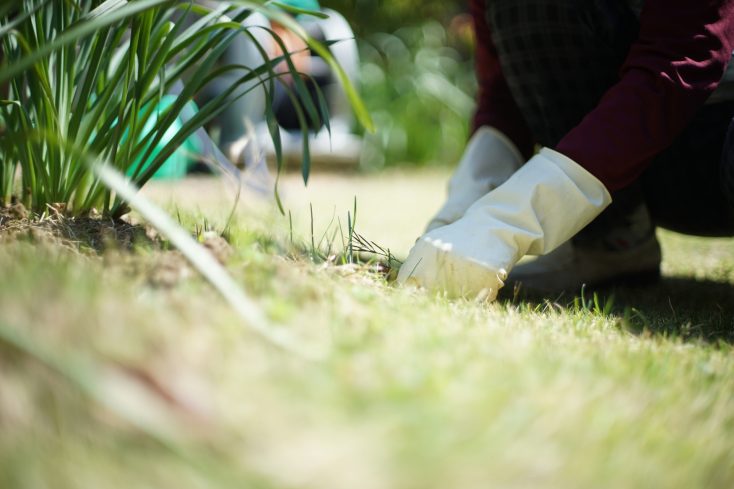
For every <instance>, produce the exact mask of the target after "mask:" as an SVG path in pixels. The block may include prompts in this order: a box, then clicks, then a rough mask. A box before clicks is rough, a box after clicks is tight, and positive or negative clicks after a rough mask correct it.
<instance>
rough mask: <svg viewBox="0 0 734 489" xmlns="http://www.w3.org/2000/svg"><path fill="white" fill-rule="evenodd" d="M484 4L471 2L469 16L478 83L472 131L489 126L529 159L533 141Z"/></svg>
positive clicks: (480, 1) (477, 0)
mask: <svg viewBox="0 0 734 489" xmlns="http://www.w3.org/2000/svg"><path fill="white" fill-rule="evenodd" d="M484 2H485V0H471V14H472V17H473V18H474V32H475V33H476V37H477V47H476V55H475V58H476V60H475V64H476V72H477V80H478V81H479V93H478V100H477V111H476V112H475V114H474V120H473V130H475V131H476V129H477V128H479V127H480V126H492V127H494V128H496V129H497V130H499V131H500V132H502V133H503V134H505V135H506V136H507V137H508V138H509V139H510V140H511V141H512V142H513V143H515V145H516V146H517V148H518V149H519V150H520V152H521V153H522V154H523V155H524V156H525V157H526V158H529V157H530V156H531V155H532V153H533V146H534V144H533V138H532V135H531V133H530V129H528V126H527V124H526V123H525V119H524V118H523V116H522V114H521V113H520V109H519V108H518V107H517V104H515V99H514V98H513V97H512V94H511V93H510V88H509V87H508V85H507V80H505V77H504V75H503V74H502V69H501V68H500V63H499V58H498V57H497V49H496V48H495V46H494V44H493V42H492V35H491V33H490V30H489V26H488V25H487V19H486V16H485V11H486V9H485V4H484Z"/></svg>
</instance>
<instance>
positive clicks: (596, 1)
mask: <svg viewBox="0 0 734 489" xmlns="http://www.w3.org/2000/svg"><path fill="white" fill-rule="evenodd" d="M486 6H487V20H488V23H489V25H490V26H491V29H492V40H493V41H494V44H495V46H496V48H497V50H498V53H499V58H500V64H501V66H502V71H503V73H504V75H505V78H506V79H507V81H508V84H509V86H510V90H511V91H512V95H513V98H514V99H515V101H516V102H517V104H518V106H519V108H520V111H521V112H522V113H523V115H524V116H525V119H526V122H527V123H528V125H529V127H530V130H531V131H532V133H533V135H534V136H535V139H536V141H537V142H538V143H540V144H542V145H544V146H551V147H554V146H556V144H557V143H558V142H559V141H560V140H561V138H562V137H563V136H565V135H566V133H568V131H570V130H571V129H572V128H573V127H575V126H576V125H578V123H579V122H581V120H582V119H583V117H584V116H585V115H586V114H588V113H589V112H590V111H591V110H592V109H593V108H594V107H595V106H596V105H597V103H598V101H599V99H600V98H601V96H602V95H603V94H604V93H605V92H606V91H607V90H608V89H609V87H610V86H612V85H613V84H614V83H615V82H616V80H617V79H618V70H619V67H620V66H621V64H622V62H623V61H624V59H625V57H626V55H627V52H628V51H629V47H630V45H631V43H632V42H633V41H634V39H635V38H636V36H637V32H638V20H637V17H636V16H635V14H634V13H633V12H632V10H631V9H630V8H629V6H628V5H627V4H626V3H625V2H624V1H623V0H487V2H486Z"/></svg>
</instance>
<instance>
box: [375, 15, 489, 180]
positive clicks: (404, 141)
mask: <svg viewBox="0 0 734 489" xmlns="http://www.w3.org/2000/svg"><path fill="white" fill-rule="evenodd" d="M470 33H471V26H470V25H469V24H468V23H467V19H466V18H463V20H462V19H458V20H456V19H455V22H453V23H452V24H451V27H450V28H446V27H444V26H443V25H442V24H440V23H439V22H436V21H427V22H424V23H423V24H421V25H418V26H414V27H403V28H400V29H398V30H397V31H395V32H394V33H392V34H388V33H373V34H371V35H368V36H366V37H365V38H364V39H361V41H360V46H361V56H362V76H361V80H360V82H361V89H362V95H363V97H364V100H365V103H366V105H367V107H368V109H369V110H370V111H371V112H372V116H373V119H374V121H375V125H376V127H377V132H376V133H374V134H367V135H366V136H365V151H364V154H363V160H362V167H363V168H365V169H375V168H381V167H383V166H389V165H395V164H402V163H406V162H409V163H413V164H418V165H425V164H454V163H455V162H456V160H457V159H458V158H459V156H460V155H461V152H462V150H463V148H464V145H465V143H466V139H467V135H468V129H469V119H470V117H471V114H472V111H473V108H474V93H475V90H476V82H475V78H474V71H473V61H472V58H471V54H470V51H471V49H470V48H471V35H470Z"/></svg>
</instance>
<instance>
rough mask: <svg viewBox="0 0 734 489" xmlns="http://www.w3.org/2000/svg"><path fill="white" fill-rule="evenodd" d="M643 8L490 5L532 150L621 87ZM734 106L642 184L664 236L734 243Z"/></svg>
mask: <svg viewBox="0 0 734 489" xmlns="http://www.w3.org/2000/svg"><path fill="white" fill-rule="evenodd" d="M643 3H644V0H486V8H487V12H486V15H487V21H488V23H489V25H490V28H491V30H492V40H493V42H494V44H495V46H496V48H497V51H498V54H499V59H500V64H501V66H502V71H503V74H504V76H505V78H506V79H507V82H508V85H509V87H510V90H511V93H512V96H513V98H514V99H515V101H516V102H517V105H518V107H519V108H520V111H521V112H522V114H523V117H524V118H525V120H526V122H527V124H528V126H529V127H530V130H531V132H532V133H533V136H534V138H535V140H536V141H537V142H538V143H539V144H541V145H543V146H550V147H555V146H556V145H557V143H558V142H559V141H560V140H561V139H562V138H563V137H564V136H565V135H566V133H568V132H569V131H570V130H571V129H572V128H574V127H575V126H577V125H578V124H579V123H580V122H581V120H582V119H583V118H584V116H585V115H586V114H588V113H589V112H590V111H591V110H593V109H594V107H596V105H597V104H598V102H599V100H600V98H601V97H602V95H603V94H604V93H605V92H606V91H607V90H608V89H609V88H610V87H611V86H612V85H613V84H614V83H616V81H617V80H618V72H619V68H620V66H621V65H622V63H623V62H624V59H625V58H626V56H627V53H628V51H629V48H630V45H631V44H632V42H634V40H635V39H636V37H637V34H638V31H639V12H640V10H641V7H642V5H643ZM732 115H734V102H726V103H718V104H714V105H707V106H705V107H704V108H703V109H702V110H701V113H700V114H699V116H698V117H697V118H696V120H694V121H693V122H692V123H691V125H690V127H689V128H688V129H687V130H686V132H685V133H684V134H683V135H681V137H680V138H679V140H678V141H676V143H675V144H674V145H673V146H672V147H671V149H670V150H668V151H666V152H664V153H663V154H661V155H660V156H659V157H658V158H657V159H656V161H655V162H654V163H653V164H652V165H651V166H650V168H649V169H648V170H647V171H646V173H645V174H644V176H643V182H644V184H643V188H644V198H645V200H646V201H648V205H649V206H650V210H651V214H652V215H653V218H654V219H656V220H657V222H658V223H659V224H660V225H662V226H665V227H668V228H672V229H676V230H679V231H681V232H690V233H694V234H703V235H732V234H734V153H732V152H734V129H733V130H732V132H731V133H730V134H729V138H730V139H731V140H730V141H729V143H728V145H727V146H726V148H725V151H724V157H723V158H722V147H724V143H725V141H726V138H727V129H728V127H729V123H730V122H731V120H732Z"/></svg>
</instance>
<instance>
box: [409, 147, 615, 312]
mask: <svg viewBox="0 0 734 489" xmlns="http://www.w3.org/2000/svg"><path fill="white" fill-rule="evenodd" d="M611 201H612V199H611V196H610V195H609V192H608V191H607V189H606V188H605V187H604V185H603V184H602V183H601V182H600V181H599V180H597V179H596V177H594V176H593V175H592V174H590V173H589V172H587V171H586V170H585V169H583V168H582V167H581V166H579V165H578V164H576V163H575V162H574V161H573V160H571V159H570V158H568V157H566V156H564V155H562V154H561V153H558V152H556V151H553V150H551V149H548V148H544V149H542V150H541V151H540V153H539V154H537V155H536V156H534V157H533V158H532V159H531V160H530V161H528V162H527V163H526V164H525V165H524V166H523V167H522V168H520V169H519V170H518V171H517V172H515V173H514V174H513V175H512V177H511V178H510V179H509V180H507V181H506V182H505V183H503V184H502V185H500V186H499V187H497V188H496V189H495V190H493V191H491V192H489V193H488V194H487V195H485V196H484V197H482V198H481V199H479V200H478V201H477V202H476V203H475V204H474V205H472V206H471V207H470V208H469V209H468V210H467V211H466V213H465V214H464V216H463V217H462V218H461V219H459V220H458V221H456V222H454V223H453V224H449V225H448V226H443V227H440V228H436V229H434V230H432V231H429V232H428V233H427V234H425V235H424V236H423V237H421V238H420V239H419V240H418V241H417V242H416V244H415V246H414V247H413V249H412V250H411V252H410V254H409V256H408V258H407V259H406V261H405V263H403V266H402V267H401V268H400V272H399V274H398V283H401V284H414V285H418V286H420V287H424V288H426V289H429V290H434V291H443V292H446V294H447V295H448V296H450V297H467V298H476V297H479V298H483V299H487V300H490V301H491V300H494V299H495V298H496V297H497V292H498V291H499V289H500V288H501V287H502V286H503V285H504V281H505V279H506V278H507V274H508V273H509V272H510V270H511V269H512V267H513V266H514V265H515V263H517V261H518V260H519V259H520V258H521V257H522V256H524V255H525V254H528V253H529V254H534V255H539V254H545V253H548V252H550V251H552V250H553V249H555V248H556V247H558V246H559V245H561V244H562V243H563V242H564V241H566V240H568V239H569V238H571V237H572V236H573V235H575V234H576V233H577V232H578V231H580V230H581V229H582V228H584V227H585V226H586V225H587V224H588V223H590V222H591V221H592V220H593V219H594V218H595V217H596V216H598V215H599V214H600V213H601V211H602V210H604V208H605V207H606V206H608V205H609V204H610V203H611Z"/></svg>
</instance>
